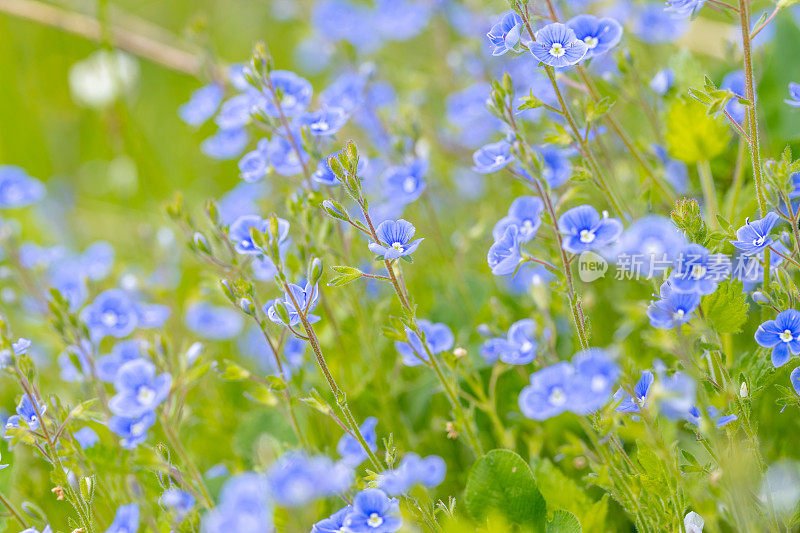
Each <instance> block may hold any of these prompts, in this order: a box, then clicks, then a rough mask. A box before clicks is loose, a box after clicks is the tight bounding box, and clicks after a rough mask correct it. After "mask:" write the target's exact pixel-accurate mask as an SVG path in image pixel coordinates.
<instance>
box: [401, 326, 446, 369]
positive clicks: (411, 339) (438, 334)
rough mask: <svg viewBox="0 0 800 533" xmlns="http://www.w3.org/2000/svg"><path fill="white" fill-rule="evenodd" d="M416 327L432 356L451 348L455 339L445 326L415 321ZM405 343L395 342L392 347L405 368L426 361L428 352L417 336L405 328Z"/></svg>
mask: <svg viewBox="0 0 800 533" xmlns="http://www.w3.org/2000/svg"><path fill="white" fill-rule="evenodd" d="M417 326H419V329H420V330H422V333H423V334H424V335H425V344H426V345H427V348H428V350H430V352H431V353H432V354H433V355H436V354H438V353H441V352H444V351H446V350H449V349H450V348H452V347H453V343H454V342H455V338H454V337H453V332H452V331H450V328H449V327H447V325H446V324H434V323H432V322H430V321H428V320H425V319H420V320H417ZM406 339H407V342H401V341H395V342H394V347H395V348H396V349H397V351H398V352H399V353H400V355H401V356H402V357H403V364H404V365H406V366H417V365H421V364H422V363H423V362H427V361H428V351H427V350H425V346H423V344H422V340H421V339H420V337H419V335H417V334H416V333H415V332H414V331H412V330H411V329H409V328H406Z"/></svg>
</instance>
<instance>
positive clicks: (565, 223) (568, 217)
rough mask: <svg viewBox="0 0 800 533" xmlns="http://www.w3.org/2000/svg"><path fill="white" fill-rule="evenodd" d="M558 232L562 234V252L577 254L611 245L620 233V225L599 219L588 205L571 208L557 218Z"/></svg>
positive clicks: (614, 220) (616, 221)
mask: <svg viewBox="0 0 800 533" xmlns="http://www.w3.org/2000/svg"><path fill="white" fill-rule="evenodd" d="M558 230H559V231H560V232H561V233H562V234H564V236H565V237H564V240H563V243H562V246H563V248H564V250H566V251H567V252H570V253H573V254H579V253H582V252H585V251H588V250H596V249H597V248H602V247H603V246H606V245H607V244H611V243H612V242H613V241H615V240H616V239H617V237H619V235H620V233H622V224H621V223H620V221H619V220H617V219H615V218H608V216H607V214H606V213H603V216H602V217H601V216H600V215H599V214H598V213H597V209H595V208H594V207H592V206H590V205H581V206H578V207H573V208H572V209H569V210H567V211H565V212H564V214H562V215H561V216H560V217H559V218H558Z"/></svg>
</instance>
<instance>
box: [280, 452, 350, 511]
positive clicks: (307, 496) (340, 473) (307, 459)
mask: <svg viewBox="0 0 800 533" xmlns="http://www.w3.org/2000/svg"><path fill="white" fill-rule="evenodd" d="M352 482H353V471H352V469H351V468H350V467H348V466H346V465H345V464H344V463H334V462H333V461H331V460H330V459H329V458H327V457H325V456H323V455H317V456H309V455H306V454H305V453H304V452H294V451H293V452H288V453H286V454H284V455H283V456H281V457H280V458H279V459H278V460H277V461H276V462H275V464H273V465H272V467H270V469H269V471H268V472H267V483H268V485H269V488H270V493H271V494H272V497H273V499H274V500H275V502H276V503H278V504H279V505H282V506H285V507H301V506H303V505H305V504H307V503H309V502H311V501H313V500H315V499H318V498H325V497H327V496H333V495H335V494H340V493H342V492H345V491H346V490H348V489H349V488H350V485H351V484H352Z"/></svg>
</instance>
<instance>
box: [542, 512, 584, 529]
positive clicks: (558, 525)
mask: <svg viewBox="0 0 800 533" xmlns="http://www.w3.org/2000/svg"><path fill="white" fill-rule="evenodd" d="M546 531H547V533H581V523H580V522H578V519H577V518H575V515H574V514H572V513H570V512H569V511H564V510H559V511H556V512H555V514H554V515H553V519H552V520H550V522H548V523H547V529H546Z"/></svg>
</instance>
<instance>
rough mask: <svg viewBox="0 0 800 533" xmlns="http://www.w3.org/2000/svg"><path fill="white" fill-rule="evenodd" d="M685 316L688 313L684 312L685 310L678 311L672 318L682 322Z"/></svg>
mask: <svg viewBox="0 0 800 533" xmlns="http://www.w3.org/2000/svg"><path fill="white" fill-rule="evenodd" d="M685 314H686V313H685V312H684V310H683V309H678V310H677V311H675V312H674V313H672V318H674V319H675V320H681V319H682V318H683V315H685Z"/></svg>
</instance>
